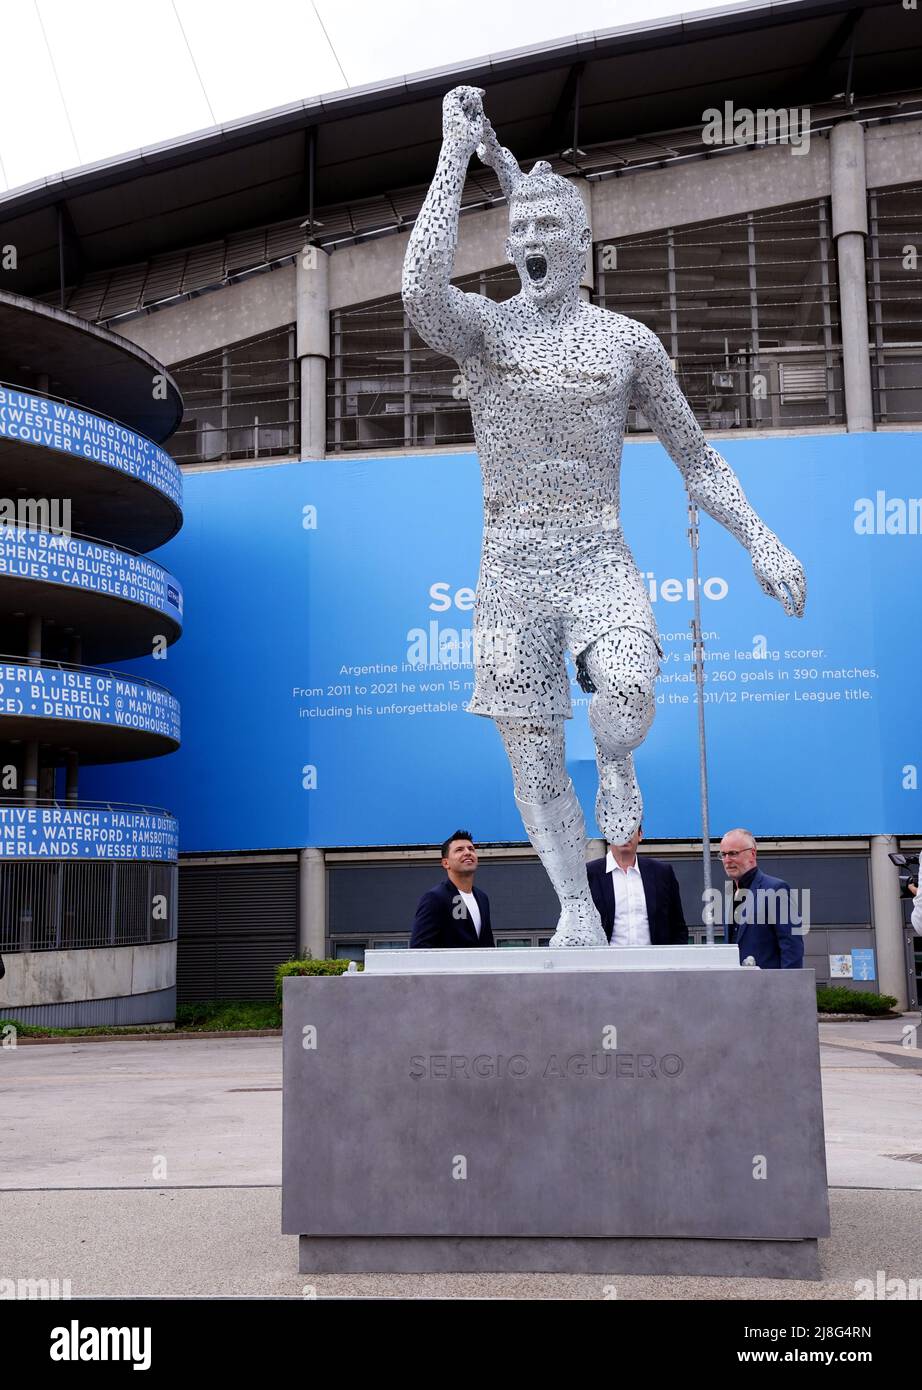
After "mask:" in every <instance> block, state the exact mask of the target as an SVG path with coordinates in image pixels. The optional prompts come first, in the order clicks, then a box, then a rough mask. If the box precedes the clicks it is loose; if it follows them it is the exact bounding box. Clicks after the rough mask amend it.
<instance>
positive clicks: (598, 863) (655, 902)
mask: <svg viewBox="0 0 922 1390" xmlns="http://www.w3.org/2000/svg"><path fill="white" fill-rule="evenodd" d="M642 839H643V827H642V826H638V827H637V829H636V830H635V831H634V834H633V835H632V836H631V838H630V839H629V840H627V841H625V843H624V844H623V845H609V846H608V853H607V855H606V856H605V858H604V859H593V860H592V861H591V862H590V863H589V864H587V865H586V874H587V877H588V879H589V887H590V889H591V891H592V898H593V901H594V903H595V905H596V907H597V908H598V910H599V916H600V917H601V918H602V926H603V928H604V929H605V935H606V936H607V937H608V940H609V944H610V945H612V946H685V945H687V944H688V928H687V927H686V925H685V914H684V912H683V910H682V896H681V894H680V892H679V884H678V880H677V878H676V876H675V872H674V870H673V869H672V868H671V867H670V866H669V865H668V864H664V863H663V861H662V860H661V859H652V858H650V856H649V855H644V856H643V857H642V858H641V857H639V856H638V854H637V846H638V844H639V843H640V841H641V840H642Z"/></svg>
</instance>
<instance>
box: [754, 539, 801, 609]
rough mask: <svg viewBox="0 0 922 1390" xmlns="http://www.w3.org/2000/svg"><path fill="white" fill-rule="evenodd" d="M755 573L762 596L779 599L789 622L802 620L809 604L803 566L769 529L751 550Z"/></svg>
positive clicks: (755, 542)
mask: <svg viewBox="0 0 922 1390" xmlns="http://www.w3.org/2000/svg"><path fill="white" fill-rule="evenodd" d="M750 554H751V555H752V569H753V573H754V574H755V577H756V579H757V580H758V581H759V585H760V587H761V589H762V592H763V593H765V594H768V597H769V598H776V599H777V600H778V602H779V603H780V604H781V606H782V608H783V609H784V611H785V613H787V615H788V617H789V618H795V617H796V618H802V617H803V615H804V604H805V603H806V601H807V578H806V575H805V574H804V571H803V566H802V565H801V563H800V561H799V560H798V558H797V556H796V555H792V554H791V552H790V550H788V548H787V546H785V545H782V544H781V542H780V541H779V539H778V537H777V536H776V535H775V534H774V532H773V531H769V530H768V529H767V528H766V529H765V531H764V532H762V533H761V534H760V535H759V536H758V537H757V539H756V540H755V541H753V543H752V545H751V546H750Z"/></svg>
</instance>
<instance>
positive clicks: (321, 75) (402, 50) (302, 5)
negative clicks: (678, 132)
mask: <svg viewBox="0 0 922 1390" xmlns="http://www.w3.org/2000/svg"><path fill="white" fill-rule="evenodd" d="M731 3H736V0H706V3H703V2H702V3H696V0H685V3H683V0H0V24H2V37H0V44H2V50H3V59H4V62H3V79H2V83H0V190H3V189H6V188H16V187H17V186H19V185H20V184H24V183H31V182H32V181H33V180H36V179H40V178H42V177H43V176H44V175H47V174H54V173H58V172H59V171H60V170H62V169H73V168H76V167H77V166H79V165H81V164H90V163H92V162H93V161H94V160H97V159H106V158H108V157H110V156H111V155H116V154H122V153H125V152H127V151H130V150H136V149H138V148H139V147H140V146H142V145H152V144H156V143H157V142H158V141H160V140H168V139H171V138H173V137H175V136H178V135H182V134H185V133H188V132H190V131H196V130H202V129H204V128H205V127H207V126H210V125H215V124H220V123H221V122H224V121H229V120H234V119H236V118H238V117H241V116H248V115H251V114H253V113H254V112H256V111H265V110H266V109H268V108H269V107H273V106H283V105H284V104H285V103H286V102H289V101H297V100H299V99H300V98H302V97H313V96H318V95H320V94H322V93H324V92H334V91H341V90H342V89H343V88H345V87H356V86H360V85H361V84H362V83H365V82H375V81H379V80H381V79H383V78H388V77H396V76H401V75H402V74H404V73H413V72H419V71H421V70H423V69H425V68H434V67H444V66H447V65H450V64H452V63H456V62H459V61H460V60H462V59H465V58H476V57H480V56H481V55H484V54H489V53H498V52H502V51H503V50H505V49H509V48H521V47H523V46H525V45H527V44H530V43H541V42H546V41H547V40H550V39H558V38H564V37H568V36H569V35H571V34H575V33H581V32H586V31H589V30H594V29H609V28H613V27H615V26H617V25H620V24H636V23H640V22H643V21H646V20H653V19H658V18H661V17H663V16H666V15H674V14H677V13H685V14H688V13H691V12H692V11H700V10H707V9H711V10H713V9H722V8H726V7H727V6H728V5H729V4H731Z"/></svg>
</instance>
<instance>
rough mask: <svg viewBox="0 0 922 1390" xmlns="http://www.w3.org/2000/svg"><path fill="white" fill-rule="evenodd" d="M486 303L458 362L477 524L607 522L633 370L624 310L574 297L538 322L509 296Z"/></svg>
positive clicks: (613, 513) (614, 510) (612, 512)
mask: <svg viewBox="0 0 922 1390" xmlns="http://www.w3.org/2000/svg"><path fill="white" fill-rule="evenodd" d="M488 303H489V308H488V309H487V312H486V313H485V315H484V321H485V322H484V333H483V341H482V344H481V345H480V347H479V350H478V352H477V353H476V354H475V355H472V356H470V357H468V358H466V359H464V360H463V362H462V364H461V365H462V368H463V372H464V377H465V381H466V384H467V393H468V399H469V402H470V406H471V415H472V418H473V424H474V434H475V438H476V441H477V448H478V453H479V456H480V464H481V470H482V473H483V486H484V509H485V512H484V519H485V521H486V524H487V525H488V526H489V525H491V524H500V525H502V524H526V525H527V524H538V525H547V526H555V525H557V526H566V525H569V524H572V523H574V522H576V523H578V524H580V525H591V524H596V525H599V526H603V527H604V529H606V530H608V529H611V528H612V525H613V518H614V519H615V524H617V515H618V512H619V511H620V505H619V471H620V462H621V446H622V442H623V439H624V430H625V426H626V423H627V411H628V407H629V405H630V399H631V389H632V383H633V378H634V373H635V361H636V343H635V342H634V341H633V335H632V334H631V332H630V327H629V326H630V325H631V320H628V319H624V318H622V317H621V316H620V315H617V314H612V313H609V312H607V311H605V310H603V309H598V308H595V307H594V306H592V305H588V304H580V307H579V312H578V313H577V314H576V315H574V316H573V317H572V318H570V319H569V320H568V321H566V322H565V323H562V324H548V323H542V322H541V321H540V320H538V319H537V318H536V316H535V315H534V314H533V313H532V312H529V311H528V310H527V309H526V308H525V307H524V306H523V305H522V304H521V302H520V301H519V300H518V299H513V300H507V301H506V302H505V303H503V304H493V303H490V302H489V301H488ZM637 327H638V328H639V327H640V326H639V325H637Z"/></svg>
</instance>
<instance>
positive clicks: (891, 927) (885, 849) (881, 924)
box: [871, 835, 909, 1009]
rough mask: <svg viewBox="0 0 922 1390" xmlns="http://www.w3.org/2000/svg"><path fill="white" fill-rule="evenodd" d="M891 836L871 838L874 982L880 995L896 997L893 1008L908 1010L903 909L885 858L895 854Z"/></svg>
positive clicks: (894, 875)
mask: <svg viewBox="0 0 922 1390" xmlns="http://www.w3.org/2000/svg"><path fill="white" fill-rule="evenodd" d="M898 849H899V844H898V842H897V840H896V837H895V836H893V835H872V836H871V913H872V916H873V919H874V943H875V946H876V948H877V980H878V984H879V985H880V992H881V994H892V995H895V997H896V1007H897V1008H898V1009H907V1008H908V1007H909V993H908V990H907V983H906V953H905V949H904V946H903V909H902V906H901V904H900V880H899V875H898V874H897V871H896V869H895V868H894V866H893V865H892V864H891V862H890V860H889V858H888V855H889V853H890V851H891V850H898Z"/></svg>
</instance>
